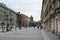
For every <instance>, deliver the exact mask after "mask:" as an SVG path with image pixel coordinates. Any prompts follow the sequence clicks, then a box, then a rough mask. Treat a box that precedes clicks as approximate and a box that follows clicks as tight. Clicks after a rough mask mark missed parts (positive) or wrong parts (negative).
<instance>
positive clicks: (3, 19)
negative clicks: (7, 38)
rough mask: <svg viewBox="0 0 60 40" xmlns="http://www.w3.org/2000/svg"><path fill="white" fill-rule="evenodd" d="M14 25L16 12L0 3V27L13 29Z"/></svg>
mask: <svg viewBox="0 0 60 40" xmlns="http://www.w3.org/2000/svg"><path fill="white" fill-rule="evenodd" d="M15 26H16V12H14V11H13V10H11V9H10V8H8V7H7V6H6V5H5V4H3V3H0V29H1V30H6V31H8V29H12V28H13V29H14V28H15Z"/></svg>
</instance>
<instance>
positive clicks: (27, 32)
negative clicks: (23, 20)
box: [0, 27, 50, 40]
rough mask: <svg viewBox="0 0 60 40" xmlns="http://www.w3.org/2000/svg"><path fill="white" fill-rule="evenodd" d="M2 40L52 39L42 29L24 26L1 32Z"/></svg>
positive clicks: (0, 38) (0, 39)
mask: <svg viewBox="0 0 60 40" xmlns="http://www.w3.org/2000/svg"><path fill="white" fill-rule="evenodd" d="M0 40H50V39H49V38H48V36H47V35H46V34H45V33H44V32H43V31H42V30H40V29H37V28H34V27H31V28H22V29H21V30H18V29H17V30H16V31H15V30H13V31H10V32H6V33H0Z"/></svg>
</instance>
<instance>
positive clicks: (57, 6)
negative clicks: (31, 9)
mask: <svg viewBox="0 0 60 40" xmlns="http://www.w3.org/2000/svg"><path fill="white" fill-rule="evenodd" d="M41 23H42V25H43V27H44V28H45V29H46V30H48V31H50V32H54V34H56V35H58V36H59V35H60V0H43V3H42V11H41Z"/></svg>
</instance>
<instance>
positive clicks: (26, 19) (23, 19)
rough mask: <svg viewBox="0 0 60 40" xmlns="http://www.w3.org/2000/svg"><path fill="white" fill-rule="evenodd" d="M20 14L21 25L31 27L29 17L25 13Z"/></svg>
mask: <svg viewBox="0 0 60 40" xmlns="http://www.w3.org/2000/svg"><path fill="white" fill-rule="evenodd" d="M20 15H21V26H22V27H29V22H30V19H29V17H28V16H26V15H24V14H20Z"/></svg>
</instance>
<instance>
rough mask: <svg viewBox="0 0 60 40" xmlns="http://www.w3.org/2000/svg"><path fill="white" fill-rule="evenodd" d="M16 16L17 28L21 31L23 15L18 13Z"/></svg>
mask: <svg viewBox="0 0 60 40" xmlns="http://www.w3.org/2000/svg"><path fill="white" fill-rule="evenodd" d="M16 16H17V21H16V22H17V24H16V27H19V29H21V15H20V12H18V13H17V14H16Z"/></svg>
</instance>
